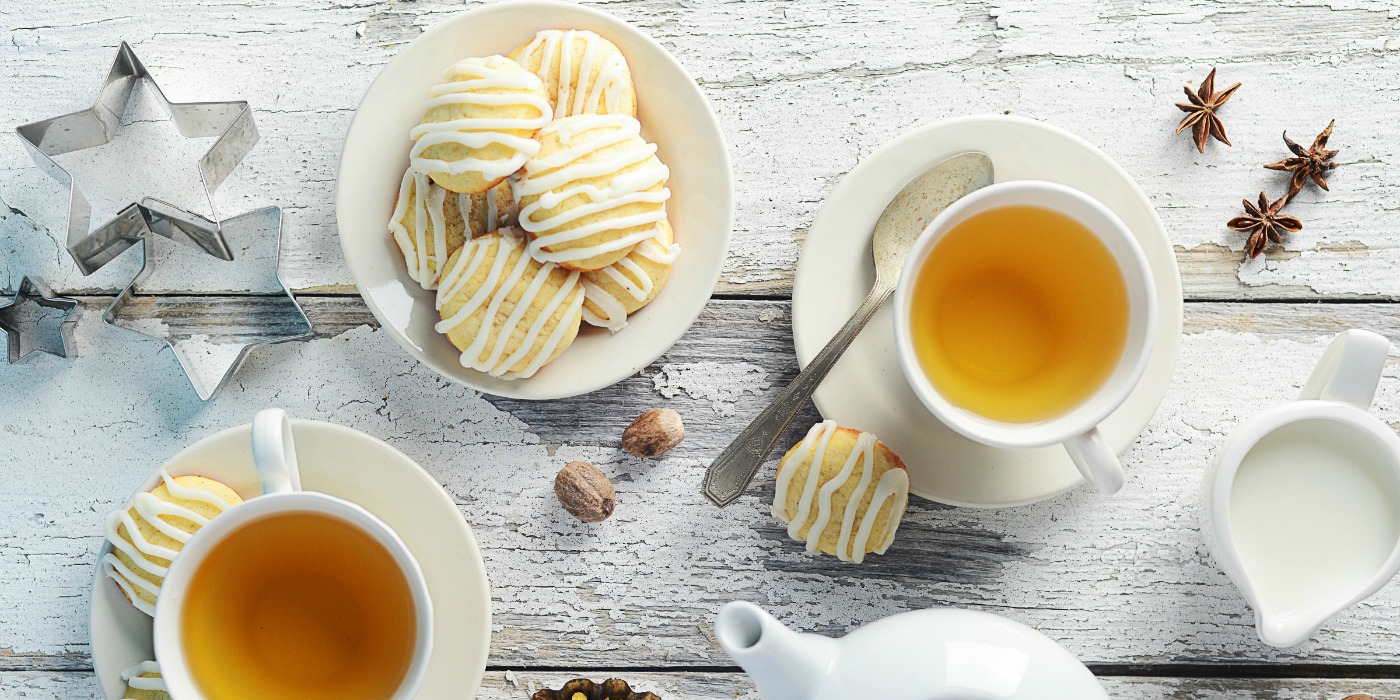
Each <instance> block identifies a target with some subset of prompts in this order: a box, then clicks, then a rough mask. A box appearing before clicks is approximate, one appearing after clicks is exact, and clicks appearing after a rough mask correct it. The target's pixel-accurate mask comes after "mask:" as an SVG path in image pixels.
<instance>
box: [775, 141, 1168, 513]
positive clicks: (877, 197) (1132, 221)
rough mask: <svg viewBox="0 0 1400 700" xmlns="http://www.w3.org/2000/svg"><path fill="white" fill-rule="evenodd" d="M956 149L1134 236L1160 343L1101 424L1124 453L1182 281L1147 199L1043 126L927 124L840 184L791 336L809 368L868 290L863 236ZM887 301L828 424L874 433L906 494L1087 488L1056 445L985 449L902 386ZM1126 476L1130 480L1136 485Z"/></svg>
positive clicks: (1159, 373)
mask: <svg viewBox="0 0 1400 700" xmlns="http://www.w3.org/2000/svg"><path fill="white" fill-rule="evenodd" d="M964 151H981V152H983V153H986V154H987V155H988V156H990V157H991V159H992V163H993V165H994V166H995V168H996V181H997V182H1004V181H1007V180H1048V181H1051V182H1058V183H1061V184H1064V185H1068V186H1070V187H1074V188H1076V189H1078V190H1080V191H1082V192H1084V193H1085V194H1088V195H1089V196H1091V197H1094V198H1095V199H1098V200H1099V201H1100V202H1102V203H1103V204H1104V205H1106V206H1107V207H1108V208H1109V209H1112V210H1113V212H1114V213H1116V214H1117V215H1118V216H1119V217H1120V218H1122V219H1123V221H1124V223H1126V224H1127V225H1128V228H1130V229H1132V231H1133V234H1134V235H1135V236H1136V237H1137V240H1138V243H1140V244H1141V245H1142V248H1143V251H1144V252H1146V253H1147V259H1148V264H1149V266H1150V267H1151V268H1152V274H1153V277H1154V281H1155V283H1156V288H1157V298H1158V300H1159V303H1160V307H1159V314H1158V324H1157V334H1156V337H1157V341H1156V344H1155V346H1154V347H1153V348H1152V357H1151V359H1150V360H1149V361H1148V365H1147V370H1146V372H1145V373H1144V374H1143V378H1142V381H1141V382H1140V383H1139V384H1138V386H1137V388H1136V389H1134V390H1133V393H1132V394H1131V395H1129V397H1128V399H1127V401H1125V402H1124V403H1123V405H1122V406H1120V407H1119V409H1118V410H1117V411H1115V412H1114V413H1113V414H1112V415H1110V416H1109V417H1108V419H1107V420H1106V421H1104V423H1103V425H1102V426H1101V427H1102V429H1103V432H1104V435H1105V436H1106V437H1107V438H1108V440H1109V442H1110V443H1111V444H1112V445H1113V447H1114V449H1116V450H1118V451H1119V452H1120V453H1122V452H1123V451H1125V450H1127V449H1128V446H1129V445H1131V444H1132V443H1133V441H1134V440H1136V439H1137V437H1138V435H1139V434H1141V433H1142V429H1143V428H1144V427H1146V425H1147V422H1148V421H1149V420H1151V418H1152V415H1153V414H1154V413H1156V412H1157V407H1158V405H1159V404H1161V402H1162V397H1163V396H1164V395H1165V394H1166V392H1167V385H1168V384H1169V383H1170V382H1171V377H1172V371H1173V370H1174V369H1175V367H1176V357H1177V350H1178V348H1179V346H1180V343H1181V314H1182V299H1181V277H1180V275H1179V274H1178V272H1177V269H1176V256H1175V254H1174V253H1173V252H1172V246H1171V241H1170V240H1169V239H1168V238H1167V234H1166V231H1165V230H1163V229H1162V222H1161V221H1160V220H1158V218H1157V212H1156V211H1155V210H1153V208H1152V204H1151V202H1149V201H1148V199H1147V195H1145V194H1143V192H1142V190H1141V189H1139V188H1138V186H1137V184H1136V183H1135V182H1133V180H1132V178H1131V177H1129V176H1128V174H1127V173H1126V172H1124V171H1123V169H1122V168H1121V167H1119V166H1118V164H1117V163H1114V162H1113V161H1112V160H1111V159H1110V158H1109V157H1108V156H1106V155H1104V153H1103V152H1102V151H1100V150H1099V149H1097V148H1095V147H1094V146H1093V145H1091V144H1089V143H1088V142H1087V141H1084V140H1083V139H1081V138H1079V137H1078V136H1075V135H1073V134H1070V133H1069V132H1066V131H1064V130H1061V129H1058V128H1056V127H1053V126H1049V125H1047V124H1043V123H1040V122H1036V121H1032V120H1030V119H1023V118H1020V117H1007V116H977V117H962V118H957V119H948V120H944V121H940V122H937V123H934V124H929V125H928V126H924V127H921V128H918V129H915V130H914V131H911V132H909V133H907V134H904V135H902V136H900V137H899V138H897V139H895V140H894V141H891V142H890V143H888V144H885V145H884V146H882V147H881V148H880V149H879V150H877V151H875V152H874V153H872V154H870V156H868V157H867V158H866V159H865V160H863V161H861V163H860V164H859V165H857V166H856V167H855V169H854V170H852V171H851V172H850V174H849V175H847V176H846V177H845V178H843V179H842V180H841V183H840V184H839V185H837V186H836V189H834V190H833V191H832V193H831V196H830V197H829V198H828V199H827V202H826V204H825V205H824V206H823V207H822V209H821V213H820V214H818V215H817V219H816V221H815V222H814V223H813V224H812V228H811V229H810V230H809V231H808V232H807V241H806V243H805V244H804V245H803V247H802V256H801V257H800V258H799V259H798V261H797V278H796V280H795V282H794V284H793V308H792V332H793V339H794V341H795V343H796V346H797V360H798V362H800V363H801V364H802V366H804V367H805V366H806V365H807V363H809V362H811V361H812V358H813V357H814V356H815V355H816V354H817V352H819V351H820V350H821V349H822V346H824V345H825V344H826V342H827V340H829V339H830V338H831V336H833V335H835V334H836V331H837V330H838V329H839V328H840V327H841V325H842V324H843V323H845V322H846V319H847V318H848V317H849V316H850V315H851V313H853V312H854V311H855V310H856V308H857V307H858V306H860V303H861V301H862V300H863V299H864V298H865V295H866V292H867V291H868V290H869V289H870V286H871V285H872V284H873V283H874V280H875V269H874V266H873V263H872V262H871V243H870V234H871V230H872V229H873V228H874V226H875V221H876V219H878V218H879V217H880V213H881V212H882V211H883V210H884V208H885V205H886V204H888V203H889V201H890V199H892V198H893V197H894V195H895V194H896V193H898V192H899V190H900V189H902V188H903V187H904V185H905V184H906V183H908V182H909V181H910V180H911V179H913V178H914V177H915V176H917V175H919V174H921V173H923V172H924V171H925V170H927V169H928V168H929V167H930V166H932V165H933V164H935V163H937V162H938V161H941V160H943V159H945V158H948V157H950V156H953V155H956V154H958V153H962V152H964ZM893 313H894V304H886V305H885V306H884V308H882V309H881V310H880V311H879V312H878V313H876V314H875V317H874V318H873V319H871V321H870V325H869V326H868V327H867V328H866V329H865V332H864V333H862V334H861V335H860V337H859V338H857V339H856V341H855V342H854V343H853V344H852V345H851V347H850V349H849V350H848V351H847V352H846V355H845V357H843V358H842V359H841V361H840V362H838V363H837V364H836V366H835V367H834V368H833V369H832V370H831V374H830V375H828V376H827V378H826V380H825V381H824V382H823V383H822V385H821V387H820V388H819V389H817V392H816V396H815V397H814V399H813V400H814V401H815V402H816V404H817V408H818V409H819V410H820V411H821V413H822V416H824V417H826V418H829V419H832V420H835V421H836V422H837V423H840V424H841V425H845V426H850V427H853V428H860V429H862V430H866V431H868V432H871V433H874V434H875V435H876V436H878V437H879V438H880V440H881V441H883V442H884V443H885V444H887V445H889V446H890V448H891V449H893V450H894V451H895V452H896V453H897V454H898V455H899V456H900V457H901V458H902V459H903V460H904V463H905V465H906V466H907V467H908V469H909V482H910V484H909V490H910V491H911V492H913V493H914V494H916V495H919V496H922V497H924V498H927V499H930V500H933V501H938V502H940V503H947V504H951V505H958V506H972V507H984V508H995V507H1005V506H1014V505H1022V504H1026V503H1032V502H1035V501H1039V500H1043V499H1046V498H1050V497H1051V496H1055V495H1057V494H1060V493H1063V492H1065V491H1067V490H1069V489H1071V488H1074V487H1075V486H1077V485H1078V484H1080V483H1081V482H1082V479H1081V477H1080V476H1079V472H1078V471H1077V470H1076V469H1075V468H1074V465H1073V464H1072V463H1071V462H1070V460H1069V456H1068V455H1067V454H1065V451H1064V449H1063V448H1062V447H1060V446H1058V445H1056V446H1052V447H1046V448H1041V449H1035V450H1007V449H998V448H993V447H987V446H984V445H981V444H978V443H975V442H972V441H971V440H968V439H967V438H964V437H962V436H961V435H958V434H957V433H954V432H953V431H952V430H951V429H949V428H948V427H946V426H944V425H943V424H942V423H940V422H938V419H936V418H934V417H933V415H932V414H931V413H929V412H928V409H926V408H924V406H923V404H922V403H920V402H919V399H918V397H916V396H915V395H914V392H913V391H912V390H911V389H910V388H909V385H908V384H906V383H905V380H904V375H903V374H902V373H901V371H900V367H899V358H898V356H897V355H896V353H895V339H894V317H893ZM1128 478H1129V479H1130V480H1131V479H1132V475H1131V474H1129V475H1128Z"/></svg>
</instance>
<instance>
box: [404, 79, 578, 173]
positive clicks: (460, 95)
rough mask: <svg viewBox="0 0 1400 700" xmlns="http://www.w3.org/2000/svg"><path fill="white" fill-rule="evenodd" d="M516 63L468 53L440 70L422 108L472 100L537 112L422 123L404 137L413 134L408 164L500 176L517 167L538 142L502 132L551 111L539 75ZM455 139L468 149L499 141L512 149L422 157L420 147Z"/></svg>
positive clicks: (545, 118) (530, 126)
mask: <svg viewBox="0 0 1400 700" xmlns="http://www.w3.org/2000/svg"><path fill="white" fill-rule="evenodd" d="M507 64H509V66H514V67H516V68H518V67H519V66H517V65H516V64H515V62H514V61H511V60H510V59H508V58H505V57H503V56H491V57H489V58H485V59H479V58H468V59H464V60H461V61H458V62H457V63H454V64H452V67H451V68H449V69H447V70H446V71H445V72H444V73H443V77H444V78H445V79H446V80H447V81H448V82H445V83H442V84H440V85H437V86H435V87H433V89H432V91H431V92H430V93H429V94H430V97H429V98H428V101H427V102H426V103H424V106H423V109H424V111H431V110H432V109H434V108H437V107H442V106H444V105H454V104H460V105H473V106H480V107H529V108H532V109H534V110H535V111H536V112H537V115H536V116H534V117H466V118H462V119H451V120H448V121H442V122H424V123H422V124H419V125H418V126H415V127H413V129H412V130H410V131H409V132H408V137H409V138H411V139H413V140H414V141H415V143H414V144H413V150H412V151H410V152H409V159H410V162H411V163H412V165H413V169H414V170H416V171H418V172H420V173H447V174H450V175H458V174H462V173H469V172H475V173H479V174H480V175H481V177H482V178H483V179H486V180H499V179H500V178H503V177H506V176H507V175H510V174H511V173H513V172H515V171H517V170H519V169H520V166H522V165H524V164H525V161H527V160H529V159H530V157H532V156H534V155H535V153H537V152H538V151H539V148H540V144H539V142H538V141H536V140H535V139H533V138H530V137H528V136H519V135H516V134H509V133H506V132H507V131H517V130H519V131H528V132H533V131H535V130H536V129H538V128H540V127H542V126H544V125H545V124H548V123H549V121H550V118H551V116H552V112H551V111H550V108H549V101H548V100H546V99H545V98H544V97H542V96H541V95H540V94H539V93H540V92H542V91H543V85H542V84H541V83H540V79H539V77H538V76H536V75H535V74H534V73H531V72H529V71H525V70H510V69H509V67H508V66H507ZM488 89H506V90H509V92H491V93H486V92H482V90H488ZM447 143H455V144H458V145H460V146H463V147H466V148H469V149H481V148H485V147H487V146H490V145H491V144H500V145H502V146H505V147H507V148H510V149H512V150H513V151H514V153H512V154H511V156H510V157H508V158H500V159H494V160H486V159H481V158H473V157H467V158H463V159H461V160H455V161H445V160H441V159H435V158H427V157H424V156H423V155H422V154H423V151H425V150H427V149H428V148H431V147H433V146H439V145H442V144H447Z"/></svg>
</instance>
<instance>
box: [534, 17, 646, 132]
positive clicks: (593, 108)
mask: <svg viewBox="0 0 1400 700" xmlns="http://www.w3.org/2000/svg"><path fill="white" fill-rule="evenodd" d="M510 57H511V58H512V59H513V60H514V61H515V62H516V63H519V64H520V65H521V66H523V67H524V68H525V70H528V71H530V72H531V73H534V74H535V75H537V76H539V78H540V80H541V81H543V82H544V89H545V93H546V94H548V96H549V102H550V104H552V105H554V118H555V119H560V118H562V117H572V116H575V115H579V114H626V115H628V116H632V117H635V116H637V91H636V88H635V87H634V86H633V85H632V71H631V70H630V69H629V68H628V67H627V57H625V56H623V55H622V52H621V51H619V50H618V48H617V46H615V45H614V44H613V43H612V42H611V41H608V40H607V39H604V38H603V37H601V36H598V35H597V34H594V33H593V32H590V31H586V30H577V29H568V30H562V29H546V30H544V31H542V32H540V33H538V34H536V35H535V36H534V37H533V38H531V39H530V40H529V41H527V42H525V43H524V44H523V45H521V46H520V48H518V49H516V50H515V51H514V52H512V53H511V54H510Z"/></svg>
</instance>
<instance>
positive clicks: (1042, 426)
mask: <svg viewBox="0 0 1400 700" xmlns="http://www.w3.org/2000/svg"><path fill="white" fill-rule="evenodd" d="M991 221H996V222H1002V223H1000V224H997V225H1001V226H1004V227H1005V228H1007V229H1012V230H997V231H996V232H995V234H996V235H998V236H1002V237H1004V240H997V241H990V240H989V239H984V238H980V237H978V236H980V235H981V234H982V231H981V229H980V228H979V227H987V226H992V225H993V224H991V223H987V222H991ZM1008 222H1017V224H1018V225H1013V224H1012V223H1008ZM1019 224H1027V225H1032V224H1034V225H1043V226H1044V227H1045V230H1046V231H1047V232H1054V233H1055V234H1056V236H1059V237H1053V236H1050V235H1048V233H1047V235H1045V236H1043V237H1038V235H1039V234H1040V233H1041V232H1042V231H1041V229H1039V228H1033V229H1027V228H1026V227H1025V226H1021V225H1019ZM972 234H977V235H972ZM983 240H988V242H987V243H982V241H983ZM1061 240H1063V241H1064V243H1059V242H1057V241H1061ZM950 241H951V242H950ZM1071 244H1072V245H1071ZM994 246H1000V247H994ZM979 247H980V248H984V249H985V250H979ZM979 266H980V267H979ZM987 266H991V267H987ZM1003 268H1004V269H1003ZM1003 277H1004V278H1003ZM934 287H938V288H939V289H941V291H937V290H935V291H932V292H930V291H927V289H926V288H928V289H932V288H934ZM964 292H965V293H964ZM989 299H990V301H989ZM916 314H918V316H916ZM1156 316H1157V296H1156V291H1155V289H1154V287H1153V280H1152V272H1151V270H1150V268H1149V267H1148V264H1147V257H1146V255H1145V254H1144V253H1143V251H1142V248H1141V246H1139V245H1138V242H1137V239H1136V238H1135V237H1134V236H1133V234H1132V232H1131V231H1130V230H1129V229H1128V227H1127V226H1126V225H1125V224H1124V223H1123V222H1122V221H1121V220H1120V219H1119V218H1118V217H1117V215H1115V214H1114V213H1113V212H1112V211H1110V210H1109V209H1108V208H1107V207H1105V206H1104V205H1102V204H1100V203H1099V202H1098V201H1097V200H1095V199H1093V198H1091V197H1089V196H1088V195H1085V194H1083V193H1081V192H1079V191H1078V190H1074V189H1071V188H1069V187H1065V186H1063V185H1059V184H1055V183H1050V182H1042V181H1033V180H1021V181H1013V182H1004V183H999V184H995V185H991V186H990V187H986V188H983V189H981V190H978V191H976V192H973V193H971V194H969V195H967V196H965V197H963V198H962V199H960V200H958V201H957V202H955V203H954V204H953V205H952V206H950V207H948V208H947V209H945V210H944V211H943V212H942V213H941V214H939V215H938V216H937V217H936V218H935V219H934V220H933V221H932V222H930V223H929V225H928V227H927V228H926V229H924V232H923V234H922V235H921V236H920V237H919V239H918V240H917V241H915V243H914V246H913V249H912V250H911V252H910V254H909V258H908V260H907V261H906V263H905V266H904V272H903V275H902V276H901V278H900V285H899V288H898V290H897V291H896V292H895V335H896V347H897V349H898V352H899V358H900V365H901V367H902V368H903V371H904V375H905V378H906V380H907V381H908V383H909V386H910V387H911V388H912V389H913V390H914V393H915V394H916V395H917V396H918V397H919V400H920V401H922V402H923V404H924V405H925V406H926V407H928V409H929V411H931V412H932V413H933V414H934V416H936V417H937V418H938V419H939V420H940V421H942V422H943V423H944V424H946V425H947V426H948V427H950V428H952V429H953V430H955V431H957V432H958V433H960V434H962V435H963V436H965V437H967V438H970V439H972V440H975V441H977V442H980V443H983V444H986V445H990V446H993V447H1003V448H1032V447H1044V446H1047V445H1054V444H1063V445H1064V446H1065V449H1066V450H1067V451H1068V452H1069V456H1070V458H1071V459H1072V460H1073V461H1074V464H1075V466H1076V467H1077V468H1078V469H1079V471H1080V473H1081V474H1083V476H1084V478H1085V480H1087V481H1088V482H1090V483H1092V484H1094V486H1095V487H1097V489H1098V490H1099V491H1100V492H1101V493H1105V494H1111V493H1115V492H1117V491H1118V490H1119V489H1120V488H1121V487H1122V485H1123V468H1122V466H1121V465H1120V463H1119V461H1118V455H1117V454H1116V453H1115V452H1114V450H1113V448H1112V447H1110V446H1109V444H1108V442H1107V440H1105V438H1104V437H1103V435H1102V434H1101V433H1100V432H1099V429H1098V425H1099V424H1100V423H1102V422H1103V420H1104V419H1105V418H1107V417H1108V416H1109V415H1110V414H1111V413H1113V411H1114V410H1115V409H1117V408H1118V407H1119V405H1121V404H1122V403H1123V401H1124V400H1125V399H1127V398H1128V395H1129V394H1130V393H1131V392H1132V390H1133V387H1134V386H1135V385H1136V384H1137V382H1138V380H1139V379H1140V378H1141V377H1142V373H1143V370H1144V369H1145V368H1146V366H1147V361H1148V358H1149V356H1150V354H1151V348H1152V341H1153V335H1154V329H1155V327H1156ZM932 319H937V320H932ZM1098 334H1102V335H1103V339H1102V340H1100V339H1099V338H1098V337H1097V335H1098ZM979 343H980V345H979ZM1061 347H1064V348H1067V349H1066V350H1064V351H1063V352H1061V350H1059V349H1057V348H1061ZM930 348H934V349H933V350H930ZM941 348H954V349H953V350H947V351H946V353H947V354H948V355H949V356H950V357H953V356H954V354H955V351H956V352H961V355H958V356H957V358H956V359H955V360H948V361H947V362H946V363H944V364H946V365H947V367H950V368H952V369H946V370H945V369H943V368H942V367H941V366H938V362H941V361H934V360H930V359H929V358H930V357H937V353H939V352H944V350H943V349H941ZM978 348H983V349H985V350H986V353H985V355H979V354H978V352H977V350H978ZM1047 348H1049V349H1047ZM1023 349H1024V350H1026V351H1031V350H1034V351H1036V352H1038V353H1041V356H1037V357H1036V358H1032V360H1028V361H1027V362H1028V364H1026V367H1029V369H1025V368H1020V367H1017V368H1014V369H1015V371H1016V372H1019V374H1008V373H1007V372H1010V370H1005V369H1004V367H1006V366H1008V365H1007V364H1006V363H1005V362H1002V363H1001V364H997V362H999V361H1000V360H999V359H998V358H999V357H1000V356H1004V355H1007V354H1011V353H1016V352H1021V351H1022V350H1023ZM1052 352H1053V353H1057V354H1054V355H1053V356H1052V355H1050V354H1047V353H1052ZM1042 356H1043V358H1049V359H1042ZM983 357H985V358H987V359H986V361H985V362H983V361H982V358H983ZM1012 359H1013V360H1015V358H1014V357H1013V358H1012ZM1034 362H1040V364H1034ZM959 363H961V364H959ZM973 365H977V366H975V367H974V366H973ZM969 367H970V369H967V368H969ZM964 370H965V373H966V374H967V376H968V377H971V379H968V380H967V381H963V380H962V378H961V377H959V376H958V374H957V373H958V372H964ZM978 372H981V373H982V374H980V375H978V374H976V373H978ZM998 372H1001V373H1002V374H998ZM935 375H937V378H936V377H935ZM1008 377H1009V378H1008ZM1023 397H1036V398H1037V401H1038V402H1039V403H1036V404H1035V405H1032V404H1030V403H1028V402H1027V401H1022V400H1021V399H1022V398H1023ZM984 399H985V400H984ZM1002 399H1006V400H1008V401H1010V402H1011V403H1009V404H1008V408H1007V409H1006V411H1004V412H1003V413H998V414H995V415H994V414H993V413H992V410H991V408H990V407H994V406H997V405H998V404H997V402H998V401H1000V400H1002Z"/></svg>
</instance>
